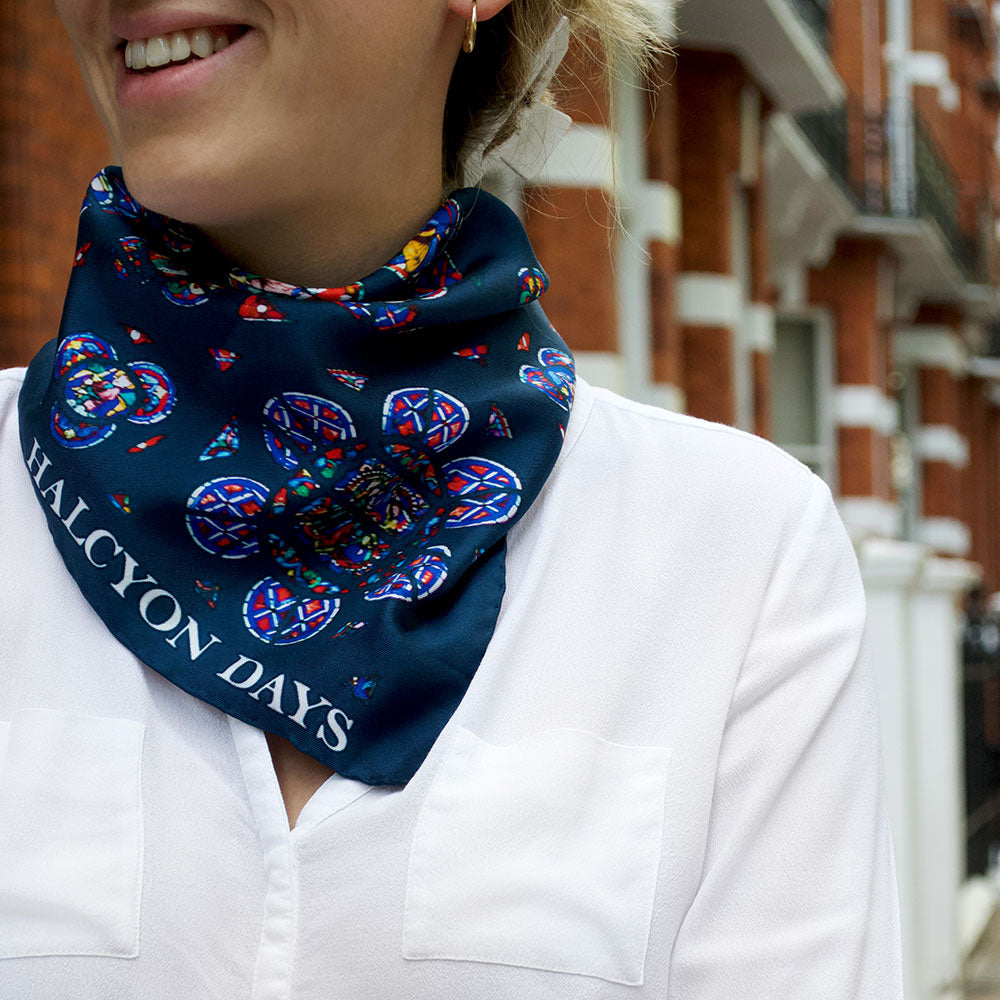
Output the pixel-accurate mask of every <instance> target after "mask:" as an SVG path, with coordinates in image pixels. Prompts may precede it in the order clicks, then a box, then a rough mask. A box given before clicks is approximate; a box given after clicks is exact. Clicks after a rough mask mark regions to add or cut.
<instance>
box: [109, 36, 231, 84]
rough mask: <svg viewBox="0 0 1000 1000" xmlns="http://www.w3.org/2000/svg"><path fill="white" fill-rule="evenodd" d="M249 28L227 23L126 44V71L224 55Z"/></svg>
mask: <svg viewBox="0 0 1000 1000" xmlns="http://www.w3.org/2000/svg"><path fill="white" fill-rule="evenodd" d="M249 30H250V29H249V27H248V26H247V25H245V24H224V25H216V26H212V27H199V28H188V29H184V30H180V31H171V32H170V33H169V34H164V35H153V36H151V37H149V38H141V39H138V38H137V39H133V40H131V41H123V44H121V45H120V46H119V48H123V49H124V61H125V67H126V69H128V70H130V71H131V72H134V73H152V72H155V71H156V70H158V69H161V68H162V67H164V66H171V65H182V64H184V63H188V62H194V61H197V60H199V59H207V58H208V57H209V56H212V55H215V54H216V53H217V52H221V51H222V50H223V49H224V48H225V47H226V46H227V45H229V44H230V43H231V42H233V41H235V40H236V39H237V38H240V37H241V36H242V35H244V34H245V33H246V32H247V31H249Z"/></svg>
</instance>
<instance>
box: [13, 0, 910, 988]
mask: <svg viewBox="0 0 1000 1000" xmlns="http://www.w3.org/2000/svg"><path fill="white" fill-rule="evenodd" d="M58 7H59V11H60V15H61V17H62V19H63V21H64V23H65V25H66V27H67V30H68V32H69V35H70V37H71V39H72V42H73V45H74V48H75V51H76V56H77V59H78V62H79V65H80V68H81V71H82V74H83V78H84V81H85V84H86V87H87V90H88V93H89V95H90V97H91V99H92V101H93V104H94V106H95V108H96V109H97V111H98V114H99V115H100V117H101V120H102V122H103V124H104V126H105V128H106V130H107V133H108V136H109V139H110V141H111V143H112V146H113V149H114V158H115V160H116V163H115V164H113V165H109V166H107V167H105V168H104V169H103V170H101V171H100V172H99V173H98V174H97V175H96V176H95V177H94V178H93V179H92V180H91V181H90V183H89V186H87V187H86V193H85V197H84V200H83V206H82V209H81V213H80V221H79V236H78V241H77V252H76V258H75V261H74V266H73V269H72V273H71V275H70V277H69V282H68V288H67V292H66V296H65V301H64V305H63V314H62V323H61V326H60V329H59V330H58V333H57V335H56V336H55V338H54V339H53V340H52V341H51V342H50V343H49V344H47V345H46V346H45V347H44V348H43V349H42V351H41V352H40V353H39V354H38V355H37V356H36V357H35V359H34V360H33V361H32V363H31V364H30V365H29V367H28V368H27V369H26V370H13V371H9V372H4V373H0V504H2V505H3V508H4V510H5V512H6V515H7V516H5V518H4V519H3V521H2V522H0V560H2V564H0V565H2V569H0V573H2V578H3V579H11V580H16V586H15V587H11V588H8V591H7V592H6V596H5V601H4V611H3V615H2V616H0V996H4V997H6V996H11V997H32V998H33V997H42V996H58V997H63V996H73V997H76V998H83V1000H91V998H93V1000H97V998H100V1000H126V998H129V1000H131V998H136V997H138V998H142V1000H167V998H171V1000H172V998H175V997H209V996H217V997H225V998H230V997H252V998H256V1000H271V998H275V1000H277V998H288V1000H291V998H293V997H294V998H295V1000H326V998H328V997H330V996H338V997H339V996H343V997H351V998H352V1000H353V998H359V1000H365V998H371V1000H382V998H385V997H405V998H407V1000H431V998H434V1000H439V998H441V997H461V998H469V1000H476V998H482V1000H486V998H488V997H489V998H507V997H531V998H540V1000H570V998H576V997H579V996H581V995H583V994H586V995H587V996H589V997H594V998H602V1000H604V998H607V1000H615V998H624V997H626V996H628V997H648V998H650V1000H652V998H656V1000H664V998H666V1000H725V998H737V997H738V998H740V1000H742V998H743V997H750V996H765V995H767V996H780V997H783V998H784V997H788V998H793V997H795V998H798V997H810V998H812V997H820V996H822V997H824V998H828V1000H859V998H864V1000H876V998H877V1000H899V997H900V996H901V991H900V985H899V939H898V913H897V903H896V898H895V887H894V882H893V879H894V871H893V859H892V849H891V845H890V841H889V837H888V822H887V819H886V810H885V802H884V789H883V786H882V776H881V770H880V765H879V741H878V732H877V729H876V727H875V724H874V714H875V713H874V690H873V685H872V676H871V664H870V660H869V656H868V650H867V646H866V644H865V640H864V624H865V599H864V593H863V590H862V587H861V582H860V578H859V573H858V567H857V562H856V560H855V557H854V553H853V550H852V547H851V543H850V541H849V539H848V537H847V535H846V533H845V530H844V527H843V525H842V523H841V521H840V519H839V517H838V515H837V512H836V509H835V507H834V505H833V501H832V498H831V495H830V491H829V490H828V489H827V487H826V486H825V484H824V483H823V482H822V481H821V480H820V479H818V478H817V477H816V476H814V475H813V474H812V473H811V472H810V471H809V470H808V469H807V468H806V467H805V466H803V465H801V464H800V463H798V462H796V461H795V460H794V459H792V458H791V457H790V456H789V455H788V454H787V453H785V452H782V451H780V450H779V449H778V448H776V447H775V446H773V445H771V444H769V443H768V442H766V441H764V440H762V439H761V438H757V437H754V436H752V435H750V434H746V433H744V432H741V431H738V430H736V429H734V428H732V427H728V426H725V425H722V424H716V423H711V422H708V421H704V420H698V419H695V418H693V417H686V416H683V415H680V414H675V413H668V412H666V411H664V410H660V409H656V408H654V407H650V406H645V405H642V404H639V403H635V402H631V401H629V400H626V399H623V398H622V397H620V396H617V395H615V394H614V393H611V392H608V391H605V390H599V389H594V388H592V387H591V386H589V385H588V384H587V382H586V381H585V380H584V379H581V378H578V377H577V374H576V371H575V366H574V361H573V355H572V351H571V350H570V348H569V346H568V345H567V343H566V342H565V341H564V339H563V337H562V335H561V334H560V332H559V331H557V330H556V329H555V328H554V327H553V325H552V324H551V323H550V322H549V320H548V319H547V317H546V315H545V312H544V311H543V308H542V305H541V299H542V297H543V295H544V293H545V292H546V290H547V288H548V285H549V277H548V275H547V273H546V271H545V268H544V266H543V263H542V262H541V261H539V260H538V259H537V258H536V256H535V253H534V250H533V248H532V246H531V243H530V241H529V239H528V236H527V234H526V232H525V229H524V227H523V226H522V224H521V222H520V220H519V218H518V216H517V215H516V214H515V213H514V212H513V211H512V210H511V208H509V207H508V206H507V205H506V204H505V203H504V202H503V201H501V200H500V199H498V198H496V197H494V196H493V195H491V194H489V193H488V192H487V191H486V190H483V189H482V188H481V187H479V186H477V185H478V182H479V181H480V179H481V178H480V174H481V172H482V167H481V163H482V153H483V152H484V151H486V152H488V151H489V150H491V149H494V148H498V147H499V146H500V145H502V144H503V143H504V142H505V141H506V140H507V139H508V138H510V137H511V136H512V135H515V134H517V132H518V129H519V128H520V127H521V126H522V124H523V123H524V122H525V121H528V120H529V117H528V116H529V115H530V114H533V113H534V112H537V111H538V109H539V107H540V104H541V103H542V102H549V101H551V100H552V95H551V94H550V93H549V92H548V90H547V87H548V83H549V79H550V77H551V74H552V71H553V70H554V68H555V64H556V63H558V61H559V58H561V56H562V54H563V52H564V51H565V46H566V40H567V36H568V34H570V33H573V34H576V35H577V36H578V37H579V38H581V40H583V41H585V40H586V39H587V38H588V37H589V39H590V41H591V43H592V44H595V45H599V46H600V47H602V48H603V50H604V51H606V52H608V53H610V54H611V57H610V58H609V73H610V72H612V69H611V68H610V67H619V68H620V67H622V66H627V65H629V64H631V65H633V66H634V67H639V68H641V67H642V66H643V65H645V64H646V63H647V62H648V61H649V60H650V59H652V58H653V56H654V55H655V54H656V53H657V52H662V51H663V50H664V48H665V44H664V43H663V42H662V40H661V39H660V38H659V36H658V34H657V30H656V26H655V24H653V23H652V20H651V17H650V14H649V9H648V8H647V6H646V4H645V3H644V2H642V0H575V2H570V0H478V2H477V0H422V2H421V3H419V4H413V3H411V4H400V3H398V2H397V0H367V2H365V3H364V4H359V3H349V2H345V0H248V2H246V3H240V4H237V3H232V4H230V3H228V2H225V3H213V4H212V5H208V4H198V3H196V2H191V3H186V4H185V5H184V6H183V7H181V6H169V5H166V4H157V3H149V4H143V5H142V6H136V5H134V4H131V3H127V4H126V3H118V2H116V0H58ZM53 332H54V333H55V332H56V331H53ZM154 425H155V426H154ZM709 607H715V608H724V609H725V622H724V623H720V622H718V621H716V620H711V619H710V618H709V617H708V616H706V614H705V608H709Z"/></svg>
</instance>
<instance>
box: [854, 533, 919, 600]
mask: <svg viewBox="0 0 1000 1000" xmlns="http://www.w3.org/2000/svg"><path fill="white" fill-rule="evenodd" d="M928 554H929V550H928V548H927V546H926V545H919V544H917V543H916V542H903V541H899V540H898V539H895V538H866V539H864V540H863V541H862V542H861V543H860V544H859V545H858V550H857V555H858V564H859V566H860V568H861V578H862V580H864V584H865V590H870V589H873V588H883V589H888V590H907V589H909V588H910V587H911V586H913V584H914V582H915V581H916V579H917V574H918V573H919V572H920V564H921V563H922V562H923V560H924V557H925V556H927V555H928Z"/></svg>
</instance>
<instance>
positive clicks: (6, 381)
mask: <svg viewBox="0 0 1000 1000" xmlns="http://www.w3.org/2000/svg"><path fill="white" fill-rule="evenodd" d="M26 371H27V369H26V368H0V442H2V443H3V446H4V449H5V450H6V445H7V443H8V439H10V438H11V434H10V432H11V431H12V430H13V431H14V433H13V437H12V440H13V441H14V442H15V443H16V441H17V433H16V431H17V396H18V393H19V392H20V391H21V384H22V383H23V382H24V373H25V372H26Z"/></svg>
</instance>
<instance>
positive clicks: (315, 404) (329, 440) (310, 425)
mask: <svg viewBox="0 0 1000 1000" xmlns="http://www.w3.org/2000/svg"><path fill="white" fill-rule="evenodd" d="M264 416H265V417H266V418H267V423H268V426H266V427H265V428H264V441H265V442H266V444H267V448H268V451H270V453H271V457H272V458H273V459H274V460H275V461H276V462H277V463H278V464H279V465H282V466H284V467H285V468H286V469H296V468H298V466H300V465H301V464H302V463H303V462H304V461H306V460H307V459H310V458H318V457H320V456H322V455H324V454H325V453H326V452H327V450H328V449H329V448H330V446H331V445H333V444H335V443H336V442H337V441H343V440H346V439H348V438H353V437H354V435H355V433H356V432H355V430H354V423H353V421H352V420H351V416H350V414H349V413H348V412H347V410H345V409H344V408H343V407H342V406H339V405H338V404H337V403H334V402H332V401H331V400H329V399H323V398H321V397H320V396H311V395H309V394H308V393H300V392H286V393H283V394H282V395H280V396H275V397H274V398H273V399H269V400H268V401H267V403H265V404H264Z"/></svg>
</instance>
